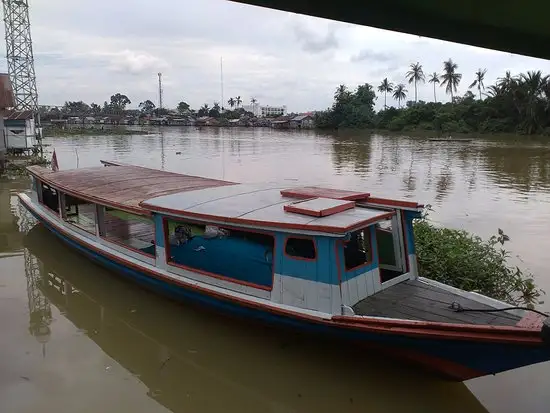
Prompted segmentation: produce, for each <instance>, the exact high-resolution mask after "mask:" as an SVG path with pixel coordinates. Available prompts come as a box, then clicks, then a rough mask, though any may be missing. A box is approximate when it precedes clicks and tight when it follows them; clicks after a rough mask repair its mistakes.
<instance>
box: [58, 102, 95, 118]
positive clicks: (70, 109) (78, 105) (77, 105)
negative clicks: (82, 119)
mask: <svg viewBox="0 0 550 413" xmlns="http://www.w3.org/2000/svg"><path fill="white" fill-rule="evenodd" d="M61 112H63V113H65V114H67V115H73V116H83V115H86V114H88V113H90V107H89V106H88V105H87V104H86V103H84V102H83V101H81V100H79V101H78V102H71V101H68V102H65V104H64V105H63V108H62V109H61Z"/></svg>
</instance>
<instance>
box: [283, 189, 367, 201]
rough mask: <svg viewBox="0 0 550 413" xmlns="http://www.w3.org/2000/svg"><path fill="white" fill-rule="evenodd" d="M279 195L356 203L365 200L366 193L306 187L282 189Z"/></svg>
mask: <svg viewBox="0 0 550 413" xmlns="http://www.w3.org/2000/svg"><path fill="white" fill-rule="evenodd" d="M281 195H282V196H284V197H287V198H297V199H307V198H331V199H342V200H345V201H358V200H364V199H367V198H368V197H369V196H370V194H369V193H368V192H356V191H347V190H342V189H333V188H320V187H317V186H307V187H302V188H293V189H283V190H282V191H281Z"/></svg>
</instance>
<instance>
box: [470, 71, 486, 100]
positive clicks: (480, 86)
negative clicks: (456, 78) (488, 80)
mask: <svg viewBox="0 0 550 413" xmlns="http://www.w3.org/2000/svg"><path fill="white" fill-rule="evenodd" d="M486 73H487V69H481V68H480V69H478V70H477V72H476V78H475V80H474V81H473V82H472V84H471V85H470V86H468V89H471V88H473V87H476V86H477V90H478V91H479V100H481V89H483V90H485V85H484V84H483V79H485V74H486Z"/></svg>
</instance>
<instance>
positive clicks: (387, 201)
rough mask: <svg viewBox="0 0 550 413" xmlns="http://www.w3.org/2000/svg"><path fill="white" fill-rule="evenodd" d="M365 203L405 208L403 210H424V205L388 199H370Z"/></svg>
mask: <svg viewBox="0 0 550 413" xmlns="http://www.w3.org/2000/svg"><path fill="white" fill-rule="evenodd" d="M365 202H366V203H367V204H378V205H387V206H395V207H403V208H422V207H423V205H421V204H418V203H416V202H410V201H398V200H396V199H388V198H373V197H368V198H367V199H366V201H365Z"/></svg>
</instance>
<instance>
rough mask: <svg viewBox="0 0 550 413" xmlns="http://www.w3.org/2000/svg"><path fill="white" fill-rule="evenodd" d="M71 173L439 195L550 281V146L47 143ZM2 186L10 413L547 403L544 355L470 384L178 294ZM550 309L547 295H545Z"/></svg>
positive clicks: (1, 265)
mask: <svg viewBox="0 0 550 413" xmlns="http://www.w3.org/2000/svg"><path fill="white" fill-rule="evenodd" d="M48 143H50V144H51V145H52V147H50V149H51V148H55V149H56V153H57V156H58V159H59V164H60V167H61V168H62V169H66V168H73V167H76V166H79V167H84V166H92V165H98V162H99V159H115V160H120V161H126V162H132V163H137V164H141V165H147V166H152V167H155V168H164V169H166V170H170V171H177V172H182V173H189V174H195V175H202V176H208V177H213V178H224V179H227V180H234V181H240V182H257V181H278V182H289V183H290V182H295V181H296V180H298V181H300V182H303V183H304V184H312V183H315V184H325V185H331V186H336V187H346V188H352V189H361V190H365V191H368V192H371V193H373V194H376V195H379V196H392V197H401V198H407V199H409V198H410V199H414V200H418V201H421V202H424V203H428V204H431V205H432V208H433V209H434V211H433V212H432V218H433V219H434V220H436V221H438V222H441V223H443V224H445V225H448V226H453V227H456V228H464V229H467V230H471V231H475V232H476V233H478V234H479V235H481V236H484V237H487V236H490V235H492V234H493V233H495V232H496V231H497V229H498V228H502V229H503V230H504V231H505V232H506V233H507V234H508V235H509V236H510V238H511V241H510V243H509V245H508V248H509V249H510V250H511V251H512V252H513V256H514V260H515V261H516V262H517V263H519V264H521V265H522V266H523V267H526V268H528V269H529V270H531V271H532V272H533V273H534V274H536V275H537V278H536V279H537V282H538V284H539V285H540V286H541V287H542V288H545V289H546V290H547V291H550V275H548V273H547V272H546V269H547V268H549V267H550V254H548V253H547V251H548V247H549V246H550V241H549V240H548V238H547V234H548V232H549V229H550V224H549V222H550V146H549V145H545V144H541V143H536V142H530V143H522V144H518V143H511V142H509V141H505V140H498V139H496V138H494V139H490V140H484V141H476V142H471V143H452V142H450V143H438V142H431V141H429V140H426V139H419V138H409V137H395V136H392V137H390V136H380V135H369V134H366V135H363V136H359V135H347V136H332V135H319V134H316V133H313V132H304V133H301V132H297V133H287V132H278V131H271V130H259V129H255V130H252V129H242V130H239V129H229V130H224V129H210V130H208V129H202V130H196V129H194V128H182V129H164V130H163V131H158V130H157V131H154V134H152V135H148V136H138V135H136V136H87V137H74V138H55V139H49V140H48ZM27 187H28V181H27V180H26V179H16V180H10V181H0V327H1V328H2V332H1V333H0V348H1V349H2V356H1V357H0V411H2V412H39V411H40V412H43V411H51V412H74V411H79V412H98V411H102V412H122V411H132V412H163V411H164V412H167V411H173V412H214V411H222V410H223V411H240V412H248V411H250V412H257V411H270V412H309V411H316V412H325V411H326V412H334V411H340V412H356V411H357V412H364V411H386V412H387V411H389V412H402V411H410V412H466V411H467V412H484V411H490V412H495V413H496V412H517V411H521V410H523V411H529V412H546V411H547V410H548V407H547V406H548V403H549V402H550V396H548V394H547V388H548V382H549V381H550V364H549V363H546V364H541V365H537V366H532V367H527V368H523V369H519V370H516V371H512V372H507V373H504V374H501V375H498V376H496V377H485V378H480V379H476V380H472V381H470V382H467V383H465V384H458V383H448V382H443V381H441V380H439V379H437V378H434V377H431V376H428V375H425V374H423V373H421V372H418V371H416V370H415V369H411V368H410V367H407V366H402V365H400V363H396V362H393V361H390V360H384V359H381V358H380V357H378V356H377V355H376V354H365V353H362V352H359V351H352V352H350V351H349V349H347V348H338V346H337V345H336V344H335V343H323V344H319V343H316V342H314V341H312V340H311V339H309V338H308V337H303V336H299V335H292V334H289V333H284V334H282V333H280V332H276V331H271V330H269V329H267V328H261V327H258V326H251V325H248V324H246V323H244V322H240V321H235V320H232V319H225V318H224V317H223V316H221V315H219V314H211V313H210V312H207V311H204V310H203V309H200V308H195V307H191V306H185V305H180V304H175V303H172V302H169V301H166V300H164V299H162V298H161V297H158V296H156V295H154V294H151V293H149V292H147V291H143V290H141V289H140V288H136V287H134V286H133V285H132V284H129V283H127V282H125V281H121V280H119V279H118V278H117V277H114V276H113V275H112V274H110V273H108V272H107V271H104V270H103V269H101V268H99V267H97V266H96V265H94V264H92V263H90V262H89V261H87V260H86V259H84V258H82V257H80V256H79V255H77V254H75V253H73V252H72V251H71V250H68V249H67V248H66V247H64V246H63V245H61V244H60V243H59V242H58V241H56V239H55V238H53V237H52V236H51V235H50V234H48V233H47V232H46V231H44V229H43V228H41V227H33V222H32V221H31V220H30V218H29V217H28V215H27V214H23V213H22V212H21V210H20V208H19V207H18V205H17V202H16V200H15V197H14V194H15V193H16V192H18V191H21V190H25V189H26V188H27ZM541 307H542V308H543V309H546V310H550V305H549V304H548V303H547V304H543V305H542V306H541Z"/></svg>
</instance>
